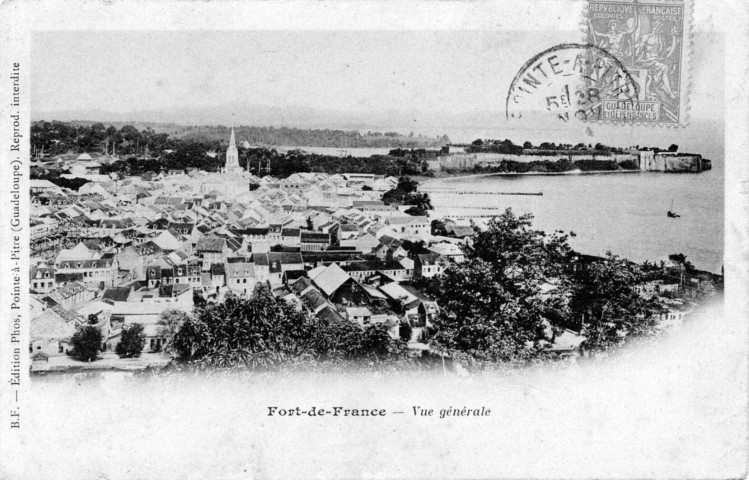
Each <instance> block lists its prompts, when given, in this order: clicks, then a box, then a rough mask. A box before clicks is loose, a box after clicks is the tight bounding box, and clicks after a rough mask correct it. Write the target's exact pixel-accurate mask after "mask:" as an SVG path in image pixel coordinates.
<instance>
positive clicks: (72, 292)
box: [44, 282, 94, 310]
mask: <svg viewBox="0 0 749 480" xmlns="http://www.w3.org/2000/svg"><path fill="white" fill-rule="evenodd" d="M92 298H94V292H93V291H92V290H89V289H88V288H86V286H85V285H84V284H83V283H82V282H70V283H68V284H66V285H59V282H58V286H57V288H56V289H54V290H53V291H52V292H50V293H49V295H47V296H46V297H44V301H45V302H47V303H51V304H52V305H60V306H61V307H62V308H64V309H65V310H75V307H76V306H78V305H81V304H83V303H86V302H88V301H89V300H91V299H92ZM50 301H51V302H50Z"/></svg>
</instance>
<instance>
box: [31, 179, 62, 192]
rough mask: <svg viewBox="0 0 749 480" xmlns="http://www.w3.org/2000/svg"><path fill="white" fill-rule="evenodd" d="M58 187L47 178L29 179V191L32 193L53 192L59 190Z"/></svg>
mask: <svg viewBox="0 0 749 480" xmlns="http://www.w3.org/2000/svg"><path fill="white" fill-rule="evenodd" d="M59 188H60V187H58V186H57V185H55V184H54V183H52V182H50V181H49V180H36V179H31V180H29V191H30V192H31V194H32V195H36V194H39V193H46V192H53V191H56V190H59Z"/></svg>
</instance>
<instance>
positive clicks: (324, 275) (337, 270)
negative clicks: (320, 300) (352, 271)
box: [312, 263, 352, 298]
mask: <svg viewBox="0 0 749 480" xmlns="http://www.w3.org/2000/svg"><path fill="white" fill-rule="evenodd" d="M324 268H325V269H324V270H322V271H321V272H320V273H319V274H317V275H316V276H315V277H314V278H313V280H312V281H313V283H314V284H315V286H316V287H317V288H319V289H320V291H321V292H322V293H323V294H324V295H325V297H327V298H330V297H331V296H333V294H335V292H336V291H337V290H338V289H339V288H341V287H342V286H343V285H344V284H346V283H347V282H348V281H350V280H352V278H351V276H350V275H349V274H348V273H346V272H345V271H344V270H343V269H342V268H341V267H339V266H338V265H337V264H335V263H331V264H330V265H328V266H327V267H324Z"/></svg>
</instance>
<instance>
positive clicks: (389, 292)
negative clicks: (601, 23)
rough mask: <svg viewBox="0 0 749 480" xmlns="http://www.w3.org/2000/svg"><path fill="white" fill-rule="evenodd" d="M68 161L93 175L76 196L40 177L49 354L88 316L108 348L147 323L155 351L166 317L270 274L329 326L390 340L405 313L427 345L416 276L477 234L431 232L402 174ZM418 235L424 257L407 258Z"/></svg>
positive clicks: (36, 211)
mask: <svg viewBox="0 0 749 480" xmlns="http://www.w3.org/2000/svg"><path fill="white" fill-rule="evenodd" d="M65 165H66V164H65V163H63V165H61V168H65ZM67 165H68V169H67V171H69V172H71V173H69V174H66V175H70V176H71V178H85V179H88V180H89V183H86V184H85V185H83V186H82V187H81V188H80V189H79V190H78V191H72V190H68V189H64V188H60V187H57V186H56V185H54V184H53V183H51V182H48V181H46V180H32V181H31V196H32V198H31V210H32V211H31V242H32V245H31V248H32V268H31V271H30V287H31V293H32V297H33V303H34V309H33V310H34V311H33V319H32V328H31V331H32V335H31V344H30V350H31V352H32V355H35V356H36V358H37V359H38V360H39V361H43V360H44V358H45V357H46V358H48V357H49V356H57V355H65V354H66V353H67V352H68V351H69V350H70V348H71V346H70V337H71V335H72V332H74V331H75V328H77V327H78V326H80V325H83V324H85V323H86V322H88V321H89V317H90V316H91V315H95V316H96V318H97V320H98V323H96V325H97V327H98V328H100V329H102V334H103V338H104V342H103V345H102V348H103V350H104V351H113V350H114V348H115V347H116V344H117V342H118V341H119V336H120V335H121V331H122V328H123V326H127V325H129V324H132V323H140V324H142V325H144V330H145V335H146V348H145V351H146V352H149V351H153V352H158V351H160V350H161V349H162V348H163V346H164V343H165V342H166V341H167V338H166V337H165V333H164V329H163V328H162V327H161V325H160V324H159V322H160V319H161V315H162V313H163V312H165V311H167V310H170V309H177V310H182V311H185V312H190V311H192V308H193V305H194V301H195V300H196V299H201V300H205V301H208V302H220V301H222V300H223V298H224V297H225V296H226V295H227V294H230V293H231V294H234V295H239V296H250V295H252V293H253V291H254V288H255V286H256V285H257V284H258V283H266V282H267V283H268V284H269V285H270V287H271V288H272V291H273V293H274V295H276V296H277V297H279V298H284V299H285V300H286V301H288V302H290V303H291V304H293V305H295V306H296V308H298V309H300V310H304V311H306V312H309V313H310V314H311V315H314V316H315V317H316V318H317V319H319V320H320V321H325V322H331V321H336V320H349V321H352V322H356V323H358V324H360V325H366V324H370V323H384V324H386V325H387V326H388V327H390V330H389V331H390V332H391V334H392V335H393V336H398V335H399V326H400V325H401V324H402V323H404V322H406V323H409V324H410V325H411V326H412V331H413V337H412V338H413V340H414V341H416V340H417V339H418V335H419V332H420V330H421V328H423V327H424V326H425V325H426V324H427V323H428V322H429V320H430V318H431V317H432V316H433V315H436V314H437V312H438V308H439V307H438V305H437V303H436V302H435V301H434V299H431V298H429V297H428V296H427V295H425V294H424V293H423V292H421V291H419V289H417V288H415V287H414V281H415V280H418V279H419V278H422V277H426V278H428V277H433V276H435V275H438V274H439V273H440V272H442V271H443V270H444V268H445V267H446V266H447V265H448V264H449V263H450V262H460V261H462V260H463V254H462V250H461V248H460V244H461V243H463V242H464V241H465V238H466V237H467V235H469V234H470V233H471V230H470V229H469V228H468V227H467V224H465V223H462V224H460V225H459V224H457V223H455V222H451V221H448V225H449V226H452V227H454V230H453V231H454V232H455V233H457V232H460V233H462V235H454V236H450V237H442V236H433V235H432V234H431V225H430V221H429V219H428V218H427V217H420V216H410V215H407V214H405V213H404V210H406V209H407V208H408V207H404V206H395V205H386V204H384V203H383V202H382V201H380V198H381V196H382V194H383V193H384V192H385V191H388V190H390V189H392V188H394V187H395V186H396V185H397V179H396V178H393V177H387V178H386V177H381V176H375V175H367V174H336V175H328V174H322V173H299V174H294V175H291V176H289V177H288V178H284V179H276V178H273V177H270V176H265V177H262V178H259V177H256V176H253V175H252V174H250V173H247V172H241V173H240V174H236V173H235V174H231V175H230V174H227V173H207V172H203V171H199V170H191V171H168V172H164V173H161V174H158V175H153V174H148V175H144V176H141V177H127V178H125V179H117V178H116V177H115V176H112V178H110V177H108V176H106V177H104V178H102V177H103V176H102V175H100V174H99V173H98V171H97V170H96V168H95V166H96V165H97V163H96V162H94V161H93V160H90V159H89V158H75V159H72V160H69V161H68V164H67ZM407 241H408V242H414V243H416V242H424V245H426V247H427V249H428V250H427V253H422V254H419V255H409V252H408V251H407V250H406V249H405V248H403V246H404V244H405V242H407Z"/></svg>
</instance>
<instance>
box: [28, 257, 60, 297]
mask: <svg viewBox="0 0 749 480" xmlns="http://www.w3.org/2000/svg"><path fill="white" fill-rule="evenodd" d="M29 285H30V286H31V293H49V292H51V291H52V290H54V289H55V288H56V287H57V283H56V282H55V269H54V268H52V267H50V266H48V265H46V264H44V263H40V264H39V265H37V266H35V267H31V268H30V269H29Z"/></svg>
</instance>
